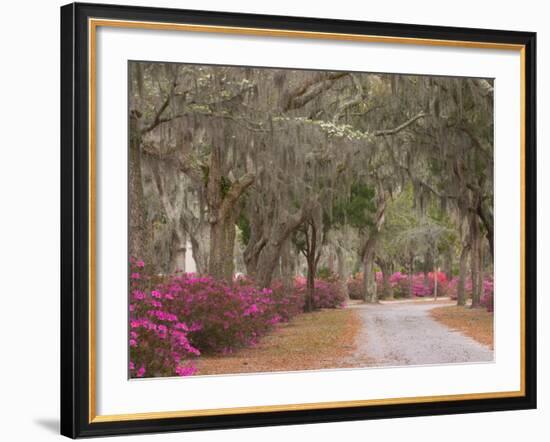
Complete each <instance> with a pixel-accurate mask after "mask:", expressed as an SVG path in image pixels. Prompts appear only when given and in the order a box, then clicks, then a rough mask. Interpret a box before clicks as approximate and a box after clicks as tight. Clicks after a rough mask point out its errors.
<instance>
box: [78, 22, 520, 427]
mask: <svg viewBox="0 0 550 442" xmlns="http://www.w3.org/2000/svg"><path fill="white" fill-rule="evenodd" d="M100 26H102V27H114V28H134V29H147V30H164V31H166V30H169V31H186V32H207V33H217V34H235V35H244V36H246V35H254V36H268V37H292V38H306V39H325V40H339V41H357V42H370V43H388V44H411V45H419V46H442V47H459V48H476V49H497V50H511V51H518V52H519V53H520V70H521V73H520V90H521V91H520V101H521V103H520V106H521V110H520V119H521V121H520V169H521V172H520V179H521V183H520V199H521V201H520V208H521V228H520V235H521V238H520V261H521V262H520V281H521V287H520V389H519V390H518V391H505V392H488V393H465V394H453V395H438V396H417V397H401V398H388V399H367V400H352V401H336V402H317V403H303V404H285V405H261V406H248V407H234V408H217V409H200V410H181V411H159V412H147V413H129V414H112V415H97V414H96V406H97V405H96V404H97V403H96V354H97V352H96V283H95V276H96V233H95V231H96V61H97V60H96V55H97V54H96V37H97V32H96V31H97V28H98V27H100ZM88 37H89V41H88V94H89V97H88V98H89V118H88V125H89V126H88V127H89V145H88V149H89V170H88V173H89V183H88V184H89V192H90V193H89V204H88V209H89V232H88V240H89V256H88V259H89V269H88V272H89V275H88V276H89V285H88V290H89V305H88V307H89V317H88V319H89V334H88V337H89V341H88V343H89V355H88V356H89V367H88V374H89V383H88V393H89V401H88V407H89V410H88V421H89V423H99V422H116V421H132V420H144V419H168V418H177V417H197V416H221V415H231V414H245V413H258V412H277V411H293V410H321V409H328V408H344V407H346V408H347V407H365V406H374V405H390V404H391V405H396V404H413V403H426V402H442V401H459V400H475V399H495V398H512V397H521V396H525V124H526V122H525V92H526V91H525V46H524V45H520V44H505V43H492V42H474V41H458V40H439V39H423V38H411V37H389V36H376V35H359V34H346V33H341V34H339V33H324V32H311V31H291V30H281V29H263V28H245V27H232V26H210V25H195V24H181V23H157V22H144V21H131V20H111V19H95V18H90V19H88Z"/></svg>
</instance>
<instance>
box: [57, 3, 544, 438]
mask: <svg viewBox="0 0 550 442" xmlns="http://www.w3.org/2000/svg"><path fill="white" fill-rule="evenodd" d="M535 44H536V36H535V34H534V33H527V32H511V31H495V30H481V29H466V28H444V27H433V26H420V25H403V24H390V23H374V22H356V21H341V20H327V19H313V18H297V17H275V16H262V15H247V14H233V13H221V12H220V13H218V12H204V11H185V10H175V9H159V8H143V7H126V6H115V5H93V4H70V5H66V6H63V7H62V8H61V201H62V206H61V216H62V226H61V313H62V314H61V350H62V353H61V432H62V434H64V435H66V436H69V437H72V438H75V437H84V436H103V435H114V434H131V433H142V432H162V431H180V430H198V429H214V428H238V427H247V426H260V425H283V424H296V423H313V422H328V421H343V420H356V419H374V418H388V417H401V416H421V415H433V414H451V413H470V412H481V411H496V410H513V409H527V408H534V407H535V406H536V354H535V348H536V345H535V344H536V314H535V312H536V303H535V299H536V283H535V280H536V278H535V271H536V270H535V269H536V250H535V249H536V247H535V244H536V221H535V213H536V207H535V201H536V197H535V194H536V186H535V183H536V177H535V120H536V118H535V110H536V108H535V58H536V57H535V53H536V48H535Z"/></svg>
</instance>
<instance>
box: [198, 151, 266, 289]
mask: <svg viewBox="0 0 550 442" xmlns="http://www.w3.org/2000/svg"><path fill="white" fill-rule="evenodd" d="M254 180H255V175H254V174H252V173H248V174H245V175H243V176H242V177H241V178H240V179H239V180H237V181H235V182H234V183H231V184H230V185H229V188H225V187H226V186H227V183H223V182H222V170H221V152H220V148H219V147H213V148H212V153H211V158H210V169H209V172H208V183H207V186H206V192H207V202H208V215H209V220H208V221H209V223H210V254H209V258H208V273H209V274H210V276H212V277H213V278H216V279H222V280H226V281H230V280H231V279H232V278H233V269H234V265H235V263H234V257H233V251H234V245H235V219H236V205H237V202H238V200H239V198H240V197H241V195H242V194H243V192H244V191H245V190H246V189H247V188H248V187H250V186H251V185H252V184H253V182H254Z"/></svg>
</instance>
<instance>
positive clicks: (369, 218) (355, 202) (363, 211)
mask: <svg viewBox="0 0 550 442" xmlns="http://www.w3.org/2000/svg"><path fill="white" fill-rule="evenodd" d="M374 196H375V192H374V188H373V187H371V186H369V185H367V184H364V183H362V182H355V183H353V184H352V185H351V188H350V194H349V198H348V199H347V200H341V201H337V202H336V204H335V205H334V209H333V219H334V221H335V223H337V224H340V225H344V224H349V225H351V226H352V227H355V228H357V229H365V228H367V227H370V226H372V225H373V215H374V213H375V212H376V204H375V201H374Z"/></svg>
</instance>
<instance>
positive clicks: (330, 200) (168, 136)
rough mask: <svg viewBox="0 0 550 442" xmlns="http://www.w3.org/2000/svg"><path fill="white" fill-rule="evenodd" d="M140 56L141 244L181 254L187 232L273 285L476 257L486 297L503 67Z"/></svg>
mask: <svg viewBox="0 0 550 442" xmlns="http://www.w3.org/2000/svg"><path fill="white" fill-rule="evenodd" d="M129 67H130V85H129V95H130V102H129V118H130V154H129V159H130V160H129V161H130V164H129V167H130V175H129V193H130V215H129V218H130V255H131V256H134V257H140V258H141V259H144V260H145V261H146V262H147V263H148V264H149V265H151V266H154V268H155V270H156V271H158V272H161V273H168V272H172V271H174V270H175V269H182V270H183V269H184V266H185V253H186V249H187V245H188V244H190V249H191V253H192V257H193V261H194V264H195V269H192V270H196V271H197V272H199V273H201V274H210V275H212V276H213V277H215V278H219V279H226V280H227V279H230V278H231V277H232V276H233V274H234V273H235V272H236V271H239V272H243V273H246V274H247V275H250V276H251V277H253V278H254V279H255V280H256V281H257V282H258V283H259V284H261V285H262V286H266V287H267V286H268V285H269V284H270V283H271V282H272V280H273V279H274V278H277V279H279V278H281V279H282V280H283V281H290V280H291V279H292V276H293V275H295V274H296V273H297V272H300V273H304V274H307V275H308V277H309V280H310V283H312V281H313V277H314V276H315V274H316V273H317V272H318V271H319V269H320V268H325V267H328V268H330V269H331V270H332V271H334V272H336V273H338V274H340V276H342V277H347V276H348V275H349V274H350V273H351V272H352V271H356V270H359V269H360V268H362V271H363V272H364V275H366V277H365V278H364V280H365V299H366V300H368V301H374V300H376V299H377V296H380V293H376V290H375V288H374V287H375V284H374V269H375V267H377V268H379V269H381V270H382V272H383V273H384V274H386V275H387V274H389V273H390V271H392V270H395V269H405V270H408V271H410V272H411V273H412V271H413V269H414V268H415V267H416V268H417V269H418V268H422V270H426V269H428V270H429V269H433V268H434V267H439V266H440V265H442V266H443V267H444V268H445V271H447V272H449V273H452V272H453V267H454V271H455V273H459V274H460V276H461V281H462V286H463V285H464V278H465V275H466V274H467V272H468V270H470V271H471V274H472V283H473V290H472V291H473V302H474V304H476V303H477V302H479V296H480V290H481V280H482V278H483V276H482V275H483V272H484V271H485V270H486V269H488V268H490V267H491V263H492V251H493V245H492V243H493V212H492V207H493V83H492V81H491V80H486V79H477V78H450V77H433V76H412V75H394V74H369V73H354V72H325V71H307V70H290V69H266V68H250V67H226V66H202V65H185V64H168V63H148V62H130V65H129ZM455 263H457V264H458V265H455ZM468 267H470V268H469V269H468ZM188 270H189V269H188ZM462 292H463V290H462ZM463 300H464V299H463V296H462V297H461V298H460V299H459V301H461V302H463Z"/></svg>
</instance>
